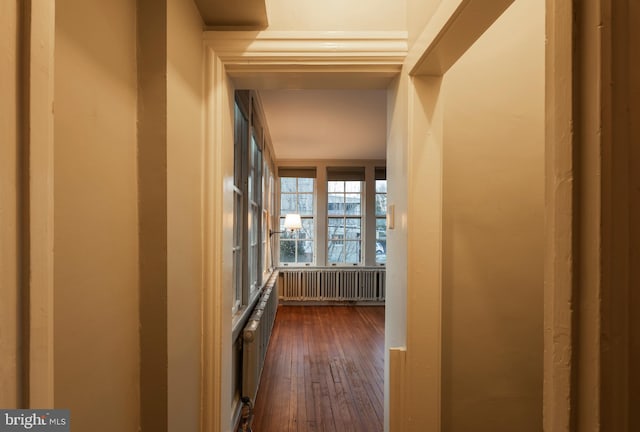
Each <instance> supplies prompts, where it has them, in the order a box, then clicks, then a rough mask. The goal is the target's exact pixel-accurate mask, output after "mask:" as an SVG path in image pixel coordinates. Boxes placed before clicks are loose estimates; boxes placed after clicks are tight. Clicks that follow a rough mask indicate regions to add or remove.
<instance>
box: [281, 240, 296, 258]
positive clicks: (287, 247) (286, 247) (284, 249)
mask: <svg viewBox="0 0 640 432" xmlns="http://www.w3.org/2000/svg"><path fill="white" fill-rule="evenodd" d="M280 262H283V263H292V262H296V242H295V241H291V240H280Z"/></svg>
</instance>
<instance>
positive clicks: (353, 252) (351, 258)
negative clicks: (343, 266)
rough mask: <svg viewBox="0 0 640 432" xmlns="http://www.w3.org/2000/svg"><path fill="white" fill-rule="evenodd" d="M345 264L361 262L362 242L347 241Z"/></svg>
mask: <svg viewBox="0 0 640 432" xmlns="http://www.w3.org/2000/svg"><path fill="white" fill-rule="evenodd" d="M344 262H346V263H350V264H351V263H359V262H360V242H359V241H346V242H345V253H344Z"/></svg>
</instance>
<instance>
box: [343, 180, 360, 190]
mask: <svg viewBox="0 0 640 432" xmlns="http://www.w3.org/2000/svg"><path fill="white" fill-rule="evenodd" d="M345 183H346V185H345V190H346V191H347V192H360V190H361V188H362V182H359V181H347V182H345Z"/></svg>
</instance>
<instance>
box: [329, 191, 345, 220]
mask: <svg viewBox="0 0 640 432" xmlns="http://www.w3.org/2000/svg"><path fill="white" fill-rule="evenodd" d="M327 211H328V212H329V214H330V215H343V214H344V195H343V194H335V193H333V194H329V201H328V202H327Z"/></svg>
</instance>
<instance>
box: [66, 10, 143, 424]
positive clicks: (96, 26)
mask: <svg viewBox="0 0 640 432" xmlns="http://www.w3.org/2000/svg"><path fill="white" fill-rule="evenodd" d="M135 21H136V4H135V2H131V1H125V0H118V1H109V2H103V1H99V0H89V1H87V0H60V1H58V2H56V28H55V40H56V44H55V56H56V57H55V251H54V253H55V276H54V284H55V302H54V308H55V309H54V310H55V352H54V355H55V358H54V361H55V406H56V407H60V408H69V409H70V410H71V413H72V418H73V425H74V426H73V427H74V429H75V430H87V431H89V430H91V431H104V432H107V431H109V432H112V431H123V432H124V431H131V432H133V431H137V430H138V425H139V418H138V416H139V414H138V410H139V392H138V385H139V368H138V363H139V344H138V322H139V320H138V241H137V239H138V230H137V226H138V219H137V198H138V197H137V181H136V25H135Z"/></svg>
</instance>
